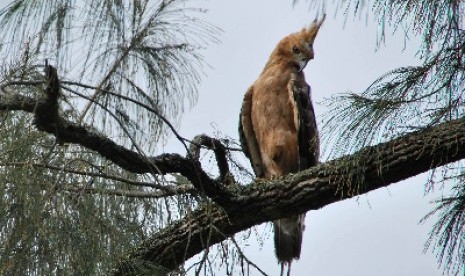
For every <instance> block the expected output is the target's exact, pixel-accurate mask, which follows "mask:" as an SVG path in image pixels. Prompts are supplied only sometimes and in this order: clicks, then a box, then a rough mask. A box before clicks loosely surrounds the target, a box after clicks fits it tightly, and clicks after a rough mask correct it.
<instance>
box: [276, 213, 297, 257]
mask: <svg viewBox="0 0 465 276" xmlns="http://www.w3.org/2000/svg"><path fill="white" fill-rule="evenodd" d="M304 223H305V214H300V215H295V216H292V217H289V218H283V219H279V220H275V221H274V222H273V224H274V244H275V252H276V257H277V258H278V261H279V262H280V263H288V264H290V263H291V262H292V260H294V259H298V258H300V251H301V248H302V235H303V232H304V229H305V224H304Z"/></svg>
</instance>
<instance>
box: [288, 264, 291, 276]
mask: <svg viewBox="0 0 465 276" xmlns="http://www.w3.org/2000/svg"><path fill="white" fill-rule="evenodd" d="M291 264H292V262H289V264H288V266H287V276H291Z"/></svg>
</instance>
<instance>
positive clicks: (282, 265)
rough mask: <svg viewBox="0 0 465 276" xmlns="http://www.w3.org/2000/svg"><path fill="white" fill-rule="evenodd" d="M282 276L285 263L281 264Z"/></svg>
mask: <svg viewBox="0 0 465 276" xmlns="http://www.w3.org/2000/svg"><path fill="white" fill-rule="evenodd" d="M280 275H281V276H284V262H282V263H281V274H280Z"/></svg>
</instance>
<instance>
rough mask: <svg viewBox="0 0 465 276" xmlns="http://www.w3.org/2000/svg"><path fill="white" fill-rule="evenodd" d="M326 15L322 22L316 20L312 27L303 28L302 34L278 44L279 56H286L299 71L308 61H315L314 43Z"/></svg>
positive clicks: (298, 33) (291, 36)
mask: <svg viewBox="0 0 465 276" xmlns="http://www.w3.org/2000/svg"><path fill="white" fill-rule="evenodd" d="M325 17H326V16H325V15H323V18H321V19H320V20H317V19H315V20H314V21H313V22H312V23H311V24H310V26H308V27H306V28H303V29H302V30H301V31H300V32H297V33H294V34H291V35H288V36H287V37H285V38H283V40H281V42H280V43H279V44H278V47H277V48H278V49H279V54H280V55H284V56H286V58H288V59H290V61H291V62H292V63H293V64H294V65H296V66H297V67H298V71H299V72H300V71H302V70H303V69H304V68H305V66H306V65H307V63H308V61H309V60H311V59H313V58H314V56H315V53H314V51H313V42H314V41H315V37H316V35H317V34H318V30H319V29H320V27H321V25H322V24H323V21H324V20H325Z"/></svg>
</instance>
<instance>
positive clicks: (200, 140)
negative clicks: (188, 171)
mask: <svg viewBox="0 0 465 276" xmlns="http://www.w3.org/2000/svg"><path fill="white" fill-rule="evenodd" d="M201 146H204V147H207V148H208V149H210V150H213V152H214V153H215V158H216V163H217V165H218V169H219V170H220V181H221V182H225V183H230V182H234V178H233V176H232V174H231V172H230V171H229V165H228V160H227V158H226V148H225V146H224V145H223V144H222V143H221V142H220V141H219V140H217V139H215V138H211V137H209V136H207V135H205V134H201V135H197V136H195V137H194V139H193V140H192V141H191V146H190V148H189V153H190V155H191V158H192V159H193V160H196V161H199V158H200V147H201Z"/></svg>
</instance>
